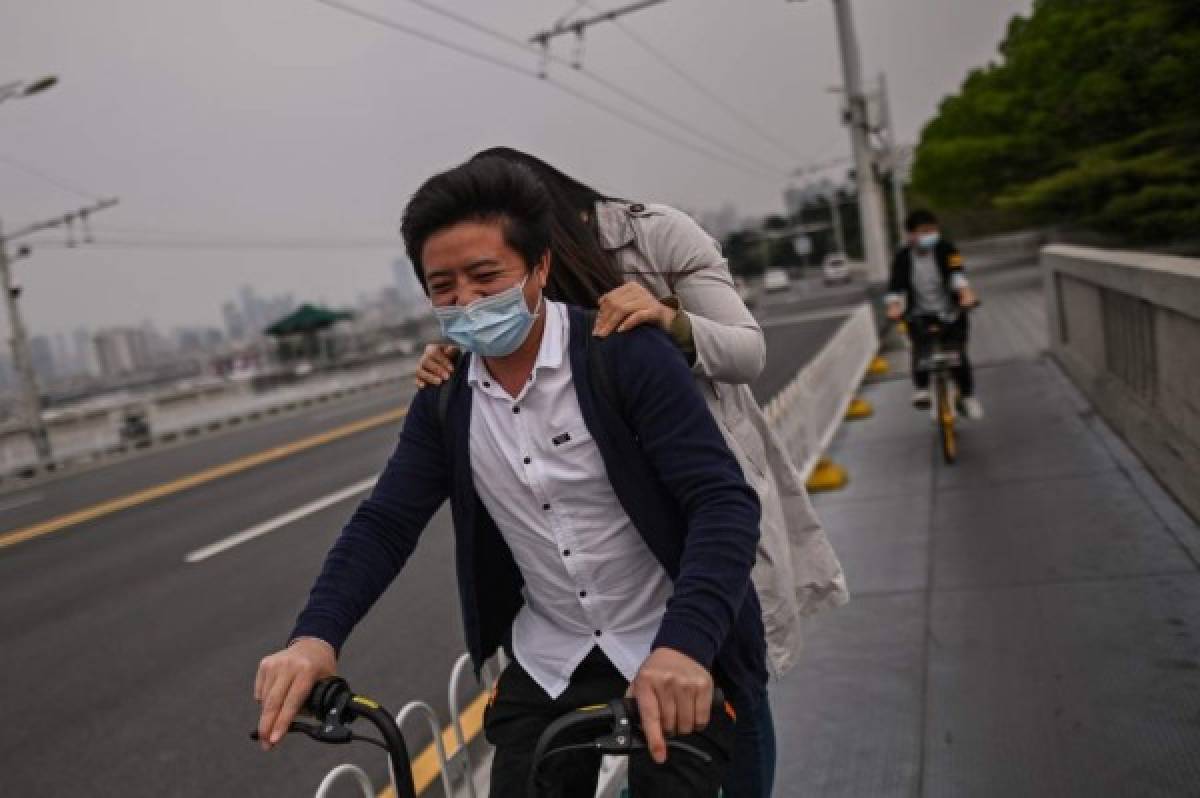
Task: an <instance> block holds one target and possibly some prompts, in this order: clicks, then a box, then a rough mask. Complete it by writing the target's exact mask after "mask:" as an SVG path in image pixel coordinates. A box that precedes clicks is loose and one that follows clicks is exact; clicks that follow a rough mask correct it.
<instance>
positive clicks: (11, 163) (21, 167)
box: [0, 155, 100, 200]
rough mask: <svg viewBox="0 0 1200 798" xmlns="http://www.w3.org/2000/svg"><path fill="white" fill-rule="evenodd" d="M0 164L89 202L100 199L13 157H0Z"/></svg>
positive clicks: (98, 196)
mask: <svg viewBox="0 0 1200 798" xmlns="http://www.w3.org/2000/svg"><path fill="white" fill-rule="evenodd" d="M0 163H3V164H4V165H5V166H8V167H10V168H12V169H16V170H17V171H18V172H24V173H25V174H27V175H30V176H32V177H36V178H38V179H39V180H42V181H44V182H46V183H48V184H50V185H52V186H54V187H55V188H59V189H62V190H63V191H66V192H68V193H70V194H74V195H75V196H77V197H83V198H84V199H87V200H98V199H100V195H99V194H93V193H92V192H90V191H86V190H84V189H82V188H79V187H78V186H74V185H72V184H70V183H68V182H67V181H65V180H62V179H60V178H57V177H55V176H54V175H52V174H50V173H48V172H44V171H42V170H41V169H38V168H36V167H33V166H30V165H29V164H27V163H22V162H21V161H18V160H17V159H16V158H13V157H11V156H8V155H0Z"/></svg>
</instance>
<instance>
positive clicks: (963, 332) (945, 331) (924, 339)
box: [907, 313, 975, 396]
mask: <svg viewBox="0 0 1200 798" xmlns="http://www.w3.org/2000/svg"><path fill="white" fill-rule="evenodd" d="M931 323H933V320H932V319H928V318H925V317H923V316H915V317H913V318H912V319H910V320H909V322H908V325H907V326H908V340H909V341H910V342H911V343H912V376H913V385H915V386H916V387H917V388H922V389H925V388H928V387H929V372H928V371H922V370H921V369H920V368H918V365H919V363H920V362H921V360H922V359H924V358H926V357H928V356H929V352H930V350H931V348H932V345H933V336H932V335H931V334H930V332H929V325H930V324H931ZM938 325H939V326H940V327H941V328H942V333H941V335H942V347H943V348H944V349H952V350H955V351H957V352H959V353H961V355H962V361H961V363H960V364H959V366H958V368H956V369H954V370H953V372H952V375H953V377H954V382H955V384H957V385H958V393H959V395H960V396H973V395H974V394H975V373H974V372H973V371H972V370H971V361H970V360H968V359H967V333H968V327H967V314H966V313H960V314H959V316H958V318H957V319H956V320H955V321H953V322H951V323H950V324H943V323H941V322H938Z"/></svg>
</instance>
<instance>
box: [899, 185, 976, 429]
mask: <svg viewBox="0 0 1200 798" xmlns="http://www.w3.org/2000/svg"><path fill="white" fill-rule="evenodd" d="M904 229H905V231H906V232H907V233H908V243H907V244H906V245H905V246H903V247H901V248H900V249H899V251H897V252H896V257H895V258H894V259H893V260H892V272H891V277H890V279H889V280H888V294H887V297H886V302H887V315H888V318H889V319H891V320H892V321H899V320H900V319H902V318H904V315H905V312H906V311H907V312H908V315H909V319H908V337H909V341H910V342H911V343H912V379H913V398H912V401H913V405H915V406H916V407H918V408H927V407H929V403H930V399H929V372H927V371H922V370H920V369H918V368H917V364H918V363H919V362H920V360H921V359H922V358H924V357H926V356H927V355H928V352H929V348H930V343H931V340H930V335H929V330H928V323H929V320H930V319H929V317H938V316H946V315H954V319H953V321H949V322H943V323H942V340H943V341H944V342H945V344H946V346H947V347H949V348H953V349H956V350H958V351H960V352H961V353H962V360H961V363H960V365H959V366H958V367H956V368H955V369H954V371H953V374H954V382H955V383H956V384H957V385H958V407H959V411H960V412H961V413H962V414H963V415H964V416H966V417H967V418H969V419H973V420H977V419H981V418H983V405H982V404H980V402H979V399H978V398H976V396H975V377H974V374H973V372H972V371H971V362H970V361H969V360H968V359H967V329H968V328H967V314H965V313H961V312H958V311H960V310H962V309H965V308H970V307H973V306H974V305H976V304H978V302H979V298H978V297H977V296H976V295H975V291H974V290H973V289H972V288H971V285H970V283H968V282H967V276H966V274H964V273H963V257H962V255H961V254H959V251H958V248H957V247H955V246H954V244H953V243H951V242H950V241H949V240H948V239H946V238H943V237H942V235H941V231H940V230H939V229H938V220H937V217H936V216H934V215H933V213H932V212H930V211H928V210H925V209H924V208H921V209H918V210H914V211H913V212H912V213H910V214H909V215H908V217H907V218H906V219H905V220H904Z"/></svg>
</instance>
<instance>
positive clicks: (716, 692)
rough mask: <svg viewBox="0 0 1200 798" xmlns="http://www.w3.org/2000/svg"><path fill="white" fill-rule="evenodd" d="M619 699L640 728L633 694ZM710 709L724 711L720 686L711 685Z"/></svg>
mask: <svg viewBox="0 0 1200 798" xmlns="http://www.w3.org/2000/svg"><path fill="white" fill-rule="evenodd" d="M621 700H622V702H623V703H624V704H625V714H627V715H629V717H631V718H633V725H634V726H636V727H637V728H639V729H640V728H641V726H642V716H641V714H639V713H638V705H637V699H636V698H634V697H633V696H626V697H625V698H623V699H621ZM712 711H713V713H717V712H724V711H725V692H724V691H723V690H722V689H721V688H720V687H713V693H712Z"/></svg>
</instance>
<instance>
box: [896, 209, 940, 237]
mask: <svg viewBox="0 0 1200 798" xmlns="http://www.w3.org/2000/svg"><path fill="white" fill-rule="evenodd" d="M937 223H938V220H937V217H936V216H934V215H933V211H929V210H926V209H925V208H917V209H916V210H914V211H912V212H911V213H909V214H908V216H906V217H904V229H905V231H906V232H909V233H911V232H913V231H914V230H916V229H917V228H918V227H920V226H921V225H923V224H937Z"/></svg>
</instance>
